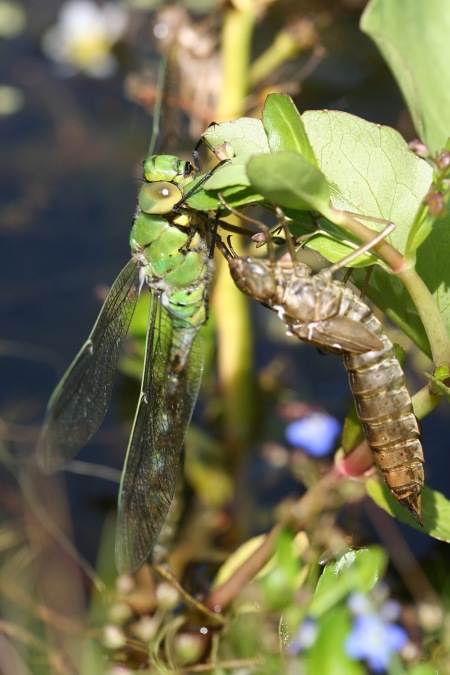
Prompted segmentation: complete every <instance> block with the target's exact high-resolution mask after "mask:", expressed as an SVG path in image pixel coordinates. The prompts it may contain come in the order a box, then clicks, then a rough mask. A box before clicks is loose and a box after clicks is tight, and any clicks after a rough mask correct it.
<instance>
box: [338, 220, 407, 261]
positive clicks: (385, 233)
mask: <svg viewBox="0 0 450 675" xmlns="http://www.w3.org/2000/svg"><path fill="white" fill-rule="evenodd" d="M385 222H386V221H385ZM394 228H395V224H394V223H388V224H387V225H386V227H385V228H384V230H382V231H381V232H379V233H378V234H377V235H376V236H375V237H374V238H373V239H371V240H370V241H367V242H366V243H365V244H362V246H358V248H357V249H355V250H354V251H352V252H351V253H349V255H346V256H345V258H342V260H340V261H339V262H337V263H335V264H334V265H331V267H329V268H328V270H329V271H330V273H331V274H334V273H335V272H337V271H338V270H340V269H342V267H346V266H347V265H348V264H349V263H350V262H352V261H353V260H355V259H356V258H359V256H360V255H362V254H363V253H366V251H369V250H370V249H371V248H373V247H374V246H376V245H377V244H378V243H379V242H380V241H382V240H383V239H385V238H386V237H387V236H388V234H390V233H391V232H392V231H393V230H394Z"/></svg>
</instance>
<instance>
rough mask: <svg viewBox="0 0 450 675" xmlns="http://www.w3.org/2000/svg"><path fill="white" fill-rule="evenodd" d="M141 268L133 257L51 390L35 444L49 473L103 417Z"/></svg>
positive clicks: (136, 296) (78, 444)
mask: <svg viewBox="0 0 450 675" xmlns="http://www.w3.org/2000/svg"><path fill="white" fill-rule="evenodd" d="M140 269H142V268H141V267H140V265H139V264H138V263H136V261H134V260H130V262H129V263H128V264H127V265H126V266H125V267H124V268H123V270H122V271H121V273H120V274H119V276H118V277H117V279H116V280H115V282H114V283H113V285H112V286H111V290H110V291H109V293H108V296H107V298H106V300H105V302H104V304H103V307H102V309H101V311H100V314H99V316H98V319H97V321H96V323H95V326H94V328H93V330H92V332H91V334H90V335H89V338H88V340H87V341H86V342H85V343H84V345H83V347H82V348H81V350H80V351H79V352H78V354H77V356H76V357H75V359H74V360H73V362H72V364H71V365H70V367H69V369H68V370H67V372H66V374H65V375H64V377H63V378H62V380H61V382H60V383H59V384H58V386H57V387H56V389H55V391H54V392H53V395H52V397H51V399H50V401H49V404H48V408H47V414H46V418H45V422H44V426H43V429H42V433H41V436H40V439H39V443H38V447H37V460H38V464H39V467H40V468H41V470H42V471H44V472H45V473H51V472H52V471H56V470H57V469H59V468H60V467H62V466H64V464H67V462H68V461H69V460H70V459H71V458H72V457H73V456H74V455H75V454H76V453H77V452H78V450H80V448H82V447H83V445H85V443H86V442H87V441H88V440H89V438H90V437H91V436H92V434H94V433H95V432H96V431H97V429H98V428H99V426H100V425H101V423H102V421H103V418H104V417H105V414H106V410H107V408H108V405H109V401H110V398H111V390H112V383H113V377H114V372H115V370H116V367H117V362H118V360H119V356H120V352H121V349H122V345H123V341H124V339H125V337H126V334H127V331H128V326H129V325H130V321H131V317H132V316H133V312H134V308H135V306H136V302H137V299H138V297H139V292H140V289H141V283H142V282H141V280H140V274H139V270H140Z"/></svg>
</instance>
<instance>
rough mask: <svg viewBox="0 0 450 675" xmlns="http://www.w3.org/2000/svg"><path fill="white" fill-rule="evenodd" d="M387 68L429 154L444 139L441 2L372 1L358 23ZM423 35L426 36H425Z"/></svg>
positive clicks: (448, 53) (448, 121)
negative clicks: (393, 77) (395, 81)
mask: <svg viewBox="0 0 450 675" xmlns="http://www.w3.org/2000/svg"><path fill="white" fill-rule="evenodd" d="M361 29H362V30H363V31H364V32H365V33H367V34H368V35H370V37H371V38H372V40H373V41H374V42H375V44H376V45H377V47H378V49H379V50H380V52H381V53H382V55H383V57H384V59H385V60H386V62H387V63H388V65H389V67H390V68H391V70H392V72H393V74H394V76H395V78H396V80H397V83H398V85H399V87H400V89H401V90H402V93H403V96H404V97H405V100H406V103H407V105H408V109H409V112H410V114H411V117H412V119H413V121H414V126H415V127H416V131H417V133H418V134H419V136H420V138H421V140H423V141H424V142H425V143H426V144H427V145H428V147H429V148H430V150H431V153H432V154H433V153H434V152H435V151H439V150H441V149H442V148H443V146H444V145H445V143H446V141H447V138H448V136H450V117H449V111H450V69H449V67H448V64H449V62H450V40H449V35H450V12H449V11H448V7H447V6H446V5H445V3H444V4H443V3H442V0H427V1H426V2H411V1H410V2H392V0H372V1H371V2H369V4H368V5H367V7H366V9H365V11H364V14H363V16H362V19H361ZM425 29H426V30H425Z"/></svg>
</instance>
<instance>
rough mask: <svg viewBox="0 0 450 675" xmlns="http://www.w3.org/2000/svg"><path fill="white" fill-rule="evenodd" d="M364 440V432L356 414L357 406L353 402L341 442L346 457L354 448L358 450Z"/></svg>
mask: <svg viewBox="0 0 450 675" xmlns="http://www.w3.org/2000/svg"><path fill="white" fill-rule="evenodd" d="M363 438H364V435H363V430H362V427H361V422H360V421H359V417H358V414H357V412H356V405H355V402H354V401H352V404H351V405H350V409H349V411H348V413H347V416H346V418H345V420H344V429H343V431H342V440H341V442H342V448H343V450H344V455H348V454H349V453H350V452H351V451H352V450H353V448H356V446H357V445H358V443H360V442H361V441H362V439H363Z"/></svg>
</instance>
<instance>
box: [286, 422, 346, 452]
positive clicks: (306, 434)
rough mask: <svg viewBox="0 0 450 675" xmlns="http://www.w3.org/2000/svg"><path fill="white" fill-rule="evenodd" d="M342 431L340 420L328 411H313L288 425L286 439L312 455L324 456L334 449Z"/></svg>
mask: <svg viewBox="0 0 450 675" xmlns="http://www.w3.org/2000/svg"><path fill="white" fill-rule="evenodd" d="M340 433H341V424H340V422H339V421H338V420H337V419H335V418H334V417H332V416H331V415H327V414H326V413H319V412H316V413H312V414H311V415H307V416H306V417H303V418H302V419H300V420H295V422H291V424H289V425H288V426H287V427H286V432H285V436H286V440H287V441H288V442H289V443H290V444H291V445H294V446H296V447H301V448H302V449H303V450H304V451H305V452H307V453H308V455H311V457H323V456H324V455H327V454H328V453H329V452H330V450H332V448H333V445H334V443H335V441H336V438H337V437H338V436H339V434H340Z"/></svg>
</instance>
